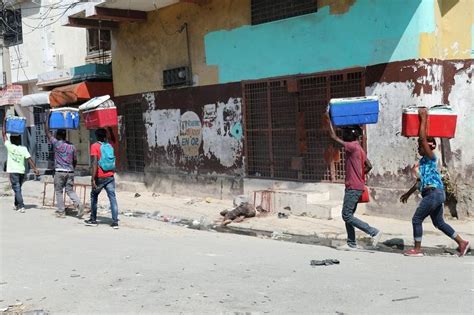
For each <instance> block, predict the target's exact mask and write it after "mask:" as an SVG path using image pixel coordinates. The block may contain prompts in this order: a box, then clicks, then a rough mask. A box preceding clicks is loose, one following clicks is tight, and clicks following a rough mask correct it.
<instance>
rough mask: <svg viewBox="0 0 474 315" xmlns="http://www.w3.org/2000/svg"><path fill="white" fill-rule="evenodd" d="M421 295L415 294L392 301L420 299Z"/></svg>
mask: <svg viewBox="0 0 474 315" xmlns="http://www.w3.org/2000/svg"><path fill="white" fill-rule="evenodd" d="M419 298H420V297H419V296H418V295H415V296H408V297H404V298H400V299H393V300H392V302H399V301H406V300H414V299H419Z"/></svg>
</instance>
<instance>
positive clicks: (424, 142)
mask: <svg viewBox="0 0 474 315" xmlns="http://www.w3.org/2000/svg"><path fill="white" fill-rule="evenodd" d="M418 115H419V116H420V131H419V137H420V140H421V145H422V146H423V149H424V151H425V153H426V155H427V156H428V157H429V158H430V159H433V158H434V153H433V151H432V150H431V148H430V145H429V143H428V140H427V139H426V121H427V119H428V110H427V109H426V108H420V109H418Z"/></svg>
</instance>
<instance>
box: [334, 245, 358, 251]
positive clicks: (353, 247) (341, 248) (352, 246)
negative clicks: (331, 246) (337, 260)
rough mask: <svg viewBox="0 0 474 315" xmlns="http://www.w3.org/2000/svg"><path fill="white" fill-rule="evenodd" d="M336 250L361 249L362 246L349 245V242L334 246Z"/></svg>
mask: <svg viewBox="0 0 474 315" xmlns="http://www.w3.org/2000/svg"><path fill="white" fill-rule="evenodd" d="M336 249H337V250H345V251H351V250H363V248H362V247H360V246H359V245H349V244H344V245H341V246H338V247H336Z"/></svg>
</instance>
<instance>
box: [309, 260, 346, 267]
mask: <svg viewBox="0 0 474 315" xmlns="http://www.w3.org/2000/svg"><path fill="white" fill-rule="evenodd" d="M339 263H340V262H339V260H337V259H324V260H311V262H310V265H311V266H330V265H339Z"/></svg>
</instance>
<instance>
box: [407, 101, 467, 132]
mask: <svg viewBox="0 0 474 315" xmlns="http://www.w3.org/2000/svg"><path fill="white" fill-rule="evenodd" d="M457 118H458V116H457V115H456V114H455V113H454V112H453V111H452V109H451V108H449V107H446V106H436V107H433V108H431V109H430V110H429V111H428V120H427V136H428V137H439V138H454V135H455V134H456V122H457ZM419 129H420V119H419V117H418V109H417V108H408V109H406V110H404V111H403V114H402V135H404V136H405V137H418V132H419Z"/></svg>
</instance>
